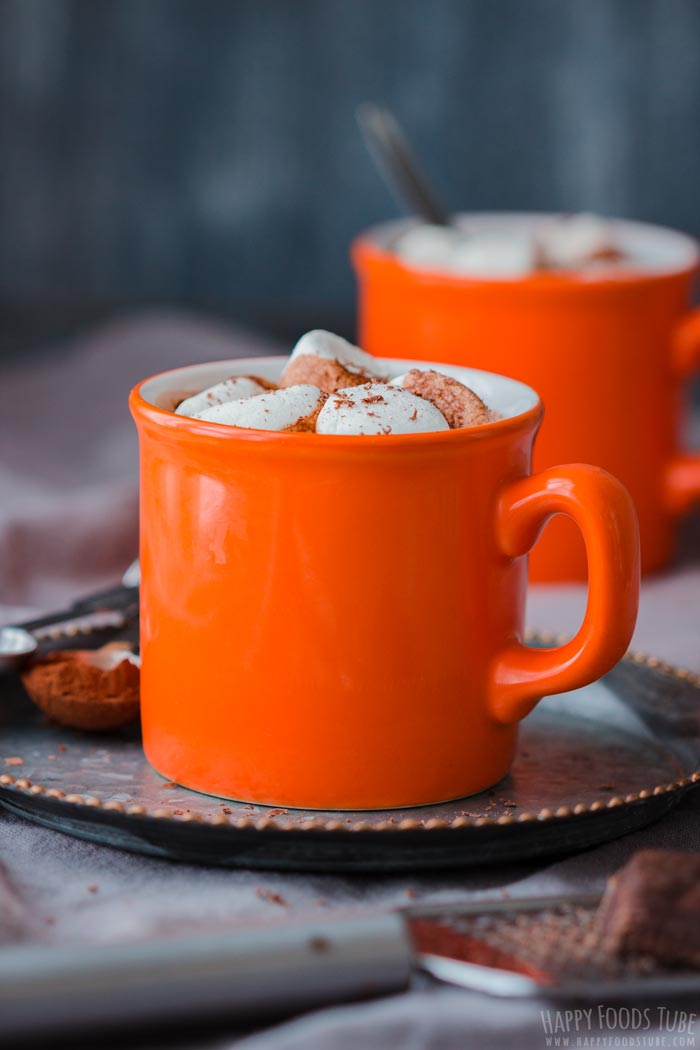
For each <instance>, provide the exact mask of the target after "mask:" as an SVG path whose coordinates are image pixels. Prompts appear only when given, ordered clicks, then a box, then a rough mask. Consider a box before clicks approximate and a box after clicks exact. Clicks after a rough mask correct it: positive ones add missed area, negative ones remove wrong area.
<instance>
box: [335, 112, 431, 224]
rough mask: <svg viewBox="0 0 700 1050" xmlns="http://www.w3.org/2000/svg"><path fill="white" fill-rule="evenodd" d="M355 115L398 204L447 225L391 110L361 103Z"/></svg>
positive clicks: (380, 171)
mask: <svg viewBox="0 0 700 1050" xmlns="http://www.w3.org/2000/svg"><path fill="white" fill-rule="evenodd" d="M356 117H357V123H358V124H359V126H360V131H361V132H362V137H363V138H364V141H365V145H366V147H367V150H368V152H369V155H370V157H371V158H372V160H373V161H374V164H375V166H376V168H377V170H378V171H379V174H380V175H381V176H382V178H383V179H384V182H385V183H386V185H387V186H388V188H389V190H390V191H391V193H392V195H393V196H394V197H395V198H396V199H397V201H398V202H399V204H401V205H408V210H409V211H411V212H415V213H416V214H418V215H419V216H420V217H421V218H422V219H424V220H425V222H428V223H431V225H433V226H449V225H450V217H449V213H448V211H447V209H446V208H445V207H443V205H442V203H441V202H440V201H439V200H438V198H437V196H436V195H435V193H434V192H433V190H432V188H431V186H430V185H429V184H428V181H427V179H426V178H425V175H424V174H423V172H422V171H421V169H420V167H419V165H418V161H417V160H416V158H415V156H414V154H413V151H412V150H411V147H410V146H409V144H408V140H407V139H406V136H405V135H404V133H403V131H402V130H401V128H400V127H399V124H398V121H397V120H396V118H395V117H394V115H393V113H391V112H390V111H389V110H388V109H386V108H385V107H383V106H378V105H376V103H374V102H364V103H363V104H362V105H360V106H358V107H357V110H356Z"/></svg>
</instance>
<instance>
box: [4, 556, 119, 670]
mask: <svg viewBox="0 0 700 1050" xmlns="http://www.w3.org/2000/svg"><path fill="white" fill-rule="evenodd" d="M139 578H140V573H139V563H138V561H135V562H133V563H132V564H131V565H130V566H129V568H128V569H127V570H126V572H125V573H124V575H123V577H122V586H124V587H129V588H136V587H138V585H139ZM126 623H127V619H126V617H125V616H124V615H123V613H121V612H118V611H117V610H114V609H98V610H97V611H95V612H90V613H86V614H85V615H84V616H64V617H59V618H58V619H56V620H54V621H52V622H51V623H47V624H43V625H42V626H41V627H35V628H33V629H32V630H31V631H28V630H26V628H24V627H12V626H7V627H0V674H1V673H3V672H5V671H19V670H21V668H22V667H23V666H24V665H25V664H26V663H27V662H28V660H29V658H30V656H32V655H33V654H34V653H35V652H36V651H37V649H38V648H39V645H40V643H41V642H44V641H48V640H49V639H51V638H56V637H61V636H62V635H68V636H70V635H76V634H85V633H87V632H89V631H102V630H105V629H107V628H114V629H116V628H119V627H124V626H125V625H126Z"/></svg>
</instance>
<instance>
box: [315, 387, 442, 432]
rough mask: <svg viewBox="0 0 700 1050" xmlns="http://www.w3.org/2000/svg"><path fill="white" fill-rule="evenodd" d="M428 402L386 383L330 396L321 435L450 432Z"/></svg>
mask: <svg viewBox="0 0 700 1050" xmlns="http://www.w3.org/2000/svg"><path fill="white" fill-rule="evenodd" d="M449 429H450V428H449V425H448V422H447V420H446V419H445V417H444V416H443V414H442V413H441V412H440V411H439V410H438V409H437V408H435V406H434V405H431V403H430V402H429V401H426V400H425V398H422V397H418V396H416V395H415V394H411V393H409V392H408V391H407V390H402V389H401V388H400V387H396V386H389V385H388V384H386V383H365V384H364V385H363V386H351V387H347V388H346V389H345V390H336V391H335V393H333V394H330V395H329V396H328V399H327V401H326V403H325V404H324V406H323V408H322V409H321V411H320V412H319V415H318V419H317V421H316V433H318V434H414V433H420V432H425V431H435V430H449Z"/></svg>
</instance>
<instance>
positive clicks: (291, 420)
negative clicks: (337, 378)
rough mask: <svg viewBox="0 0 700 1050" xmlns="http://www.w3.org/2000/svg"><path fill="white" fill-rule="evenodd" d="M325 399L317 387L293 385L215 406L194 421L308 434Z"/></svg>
mask: <svg viewBox="0 0 700 1050" xmlns="http://www.w3.org/2000/svg"><path fill="white" fill-rule="evenodd" d="M325 399H326V395H325V394H324V393H323V392H322V391H321V390H319V389H318V387H316V386H310V385H308V384H307V385H299V386H292V387H288V388H287V389H286V390H268V391H267V393H265V394H258V396H257V397H247V398H241V399H240V400H238V401H225V402H224V403H223V404H222V405H212V407H211V408H207V409H205V410H204V411H203V412H199V413H197V415H196V416H195V417H194V418H195V419H201V420H204V421H206V422H208V423H224V424H226V425H227V426H230V427H249V428H250V429H251V430H300V431H308V430H314V429H315V423H316V417H317V415H318V413H319V410H320V408H321V406H322V405H323V402H324V401H325Z"/></svg>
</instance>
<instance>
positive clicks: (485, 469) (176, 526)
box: [130, 358, 639, 809]
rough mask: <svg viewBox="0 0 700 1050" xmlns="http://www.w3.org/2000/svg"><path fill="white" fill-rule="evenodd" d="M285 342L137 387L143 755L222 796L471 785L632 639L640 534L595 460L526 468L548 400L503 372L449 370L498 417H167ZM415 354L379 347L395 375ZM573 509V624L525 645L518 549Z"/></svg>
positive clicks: (296, 796)
mask: <svg viewBox="0 0 700 1050" xmlns="http://www.w3.org/2000/svg"><path fill="white" fill-rule="evenodd" d="M285 360H286V359H282V358H252V359H248V360H237V361H224V362H217V363H215V364H209V365H198V366H195V367H192V368H185V369H178V370H176V371H173V372H166V373H164V374H162V375H159V376H156V377H155V378H152V379H148V380H146V381H145V382H143V383H141V384H140V386H138V387H136V389H135V390H134V391H133V392H132V394H131V400H130V406H131V411H132V414H133V416H134V419H135V421H136V424H137V427H138V430H139V437H140V447H141V647H142V677H141V703H142V720H143V742H144V748H145V751H146V755H147V757H148V759H149V761H150V763H151V764H152V765H153V766H154V767H155V769H156V770H158V771H159V772H160V773H162V774H163V775H164V776H165V777H167V778H168V779H169V780H174V781H177V782H178V783H180V784H183V785H185V786H186V787H189V788H194V789H196V790H199V791H203V792H206V793H208V794H212V795H220V796H224V797H230V798H235V799H239V800H245V801H249V802H255V803H262V804H269V805H278V806H296V807H308V808H314V809H374V808H385V807H393V806H412V805H421V804H424V803H431V802H439V801H443V800H446V799H450V798H458V797H462V796H463V795H468V794H471V793H473V792H477V791H481V790H482V789H484V788H487V787H489V786H490V785H491V784H494V783H496V782H497V781H498V780H500V779H501V777H503V776H504V775H505V774H506V773H507V772H508V770H509V768H510V765H511V762H512V759H513V754H514V751H515V746H516V737H517V724H518V721H519V720H520V719H521V718H523V717H524V716H525V715H526V714H527V713H528V711H530V710H531V708H532V707H533V706H534V705H535V704H536V703H537V701H538V700H539V699H540V697H541V696H542V695H543V694H546V693H558V692H562V691H566V690H571V689H576V688H578V687H579V686H583V685H585V684H586V683H588V682H590V681H592V680H593V679H596V678H598V677H599V676H600V675H602V674H604V673H605V672H606V671H607V670H608V669H609V668H610V667H612V666H613V664H614V663H615V662H616V661H617V660H618V659H619V658H620V657H621V656H622V654H623V653H624V651H625V649H626V648H627V645H628V643H629V640H630V637H631V635H632V630H633V627H634V622H635V616H636V611H637V600H638V591H639V541H638V533H637V523H636V519H635V513H634V508H633V505H632V502H631V500H630V498H629V496H628V495H627V493H626V491H625V490H624V488H623V487H622V485H620V484H619V482H617V481H616V480H615V479H614V478H612V477H611V476H610V475H609V474H607V473H605V472H604V471H601V470H599V469H597V468H595V467H589V466H581V465H575V466H567V467H558V468H554V469H551V470H546V471H543V472H542V473H541V474H536V475H534V476H532V475H531V474H530V459H531V452H532V445H533V441H534V438H535V433H536V431H537V428H538V425H539V421H540V416H541V412H542V408H541V404H540V401H539V398H538V397H537V395H536V394H535V392H534V391H533V390H530V389H529V388H528V387H526V386H524V385H523V384H521V383H518V382H516V381H514V380H511V379H506V378H505V377H503V376H495V375H490V374H488V373H484V372H476V371H471V370H467V369H459V368H450V367H449V366H445V369H444V370H445V371H446V372H449V373H450V374H452V375H455V376H457V377H459V378H462V379H463V381H464V382H466V383H468V385H469V386H472V387H473V388H474V389H475V390H476V391H477V393H479V394H480V395H481V396H482V397H483V398H484V399H485V400H486V402H487V403H488V404H489V405H490V406H492V407H494V408H496V409H497V410H498V411H499V412H500V413H501V414H502V415H503V418H502V419H499V420H496V421H494V422H491V423H487V424H485V425H482V426H477V427H472V428H470V429H465V430H450V431H442V432H439V433H419V434H402V435H392V436H383V435H380V436H376V437H369V436H355V435H353V436H337V435H319V434H304V433H276V432H270V431H261V430H248V429H240V428H236V427H227V426H223V425H221V424H218V423H209V422H202V421H200V420H195V419H190V418H187V417H185V416H178V415H175V414H174V413H173V412H172V411H169V409H172V408H173V407H174V405H175V404H176V403H177V401H178V400H179V399H180V398H181V397H183V396H185V395H186V394H189V393H192V392H193V391H195V390H199V389H203V388H204V387H207V386H210V385H211V384H213V383H216V382H219V381H220V380H221V379H223V378H225V377H226V376H229V375H232V374H236V373H238V374H254V375H261V376H263V377H265V378H267V379H269V380H273V381H274V380H276V379H277V378H278V376H279V374H280V371H281V369H282V367H283V364H284V361H285ZM415 364H416V362H413V361H404V362H395V361H392V362H383V365H385V366H386V369H387V372H390V373H391V374H395V375H398V374H399V372H400V371H405V370H406V369H408V368H410V367H412V366H413V365H415ZM557 512H561V513H564V514H567V515H570V516H571V517H572V518H573V519H574V521H575V522H576V524H577V525H578V527H579V528H580V529H581V532H582V534H583V536H584V539H585V543H586V548H587V550H588V555H589V560H590V577H589V597H588V608H587V611H586V615H585V619H584V622H583V625H582V627H581V629H580V631H579V632H578V634H577V635H576V637H575V638H574V639H573V640H572V641H569V642H567V643H566V644H564V645H561V646H559V647H556V648H551V649H531V648H527V647H525V646H524V645H523V644H522V634H523V615H524V607H525V592H526V582H527V581H526V577H527V553H528V551H529V549H530V547H531V546H532V545H533V543H534V542H535V540H536V538H537V535H538V533H539V531H540V529H541V528H542V527H543V525H544V523H545V522H546V521H547V519H548V518H549V517H550V515H552V514H555V513H557Z"/></svg>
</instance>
